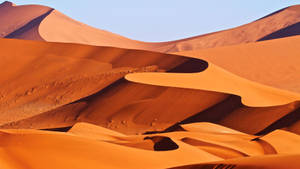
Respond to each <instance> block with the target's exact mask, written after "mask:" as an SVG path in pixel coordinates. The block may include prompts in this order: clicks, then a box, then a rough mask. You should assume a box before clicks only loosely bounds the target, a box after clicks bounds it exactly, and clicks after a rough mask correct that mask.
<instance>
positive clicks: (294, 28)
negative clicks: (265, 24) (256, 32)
mask: <svg viewBox="0 0 300 169" xmlns="http://www.w3.org/2000/svg"><path fill="white" fill-rule="evenodd" d="M296 35H300V22H298V23H296V24H293V25H291V26H288V27H286V28H283V29H280V30H278V31H276V32H274V33H271V34H269V35H267V36H265V37H263V38H261V39H259V40H258V41H265V40H271V39H279V38H285V37H289V36H296Z"/></svg>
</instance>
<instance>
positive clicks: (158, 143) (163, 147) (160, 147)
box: [144, 136, 179, 151]
mask: <svg viewBox="0 0 300 169" xmlns="http://www.w3.org/2000/svg"><path fill="white" fill-rule="evenodd" d="M144 140H151V141H152V142H153V143H154V147H153V148H154V150H155V151H170V150H176V149H178V148H179V146H178V145H177V144H176V143H175V142H174V141H172V139H170V138H168V137H163V136H154V137H150V136H148V137H145V138H144Z"/></svg>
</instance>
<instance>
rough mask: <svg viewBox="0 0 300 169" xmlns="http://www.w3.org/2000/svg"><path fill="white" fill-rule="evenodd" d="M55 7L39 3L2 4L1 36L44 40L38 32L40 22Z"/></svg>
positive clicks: (0, 18)
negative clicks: (21, 4)
mask: <svg viewBox="0 0 300 169" xmlns="http://www.w3.org/2000/svg"><path fill="white" fill-rule="evenodd" d="M52 10H53V9H52V8H49V7H46V6H39V5H24V6H16V5H14V4H13V3H11V2H4V3H2V4H1V5H0V14H1V15H0V21H1V23H5V25H3V26H1V27H0V32H1V33H0V37H2V38H18V39H31V40H43V39H42V38H41V36H40V34H39V32H38V27H39V24H40V22H41V21H42V20H43V19H45V17H46V16H47V15H49V14H50V13H51V11H52Z"/></svg>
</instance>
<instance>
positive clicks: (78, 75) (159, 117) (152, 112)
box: [0, 39, 299, 134]
mask: <svg viewBox="0 0 300 169" xmlns="http://www.w3.org/2000/svg"><path fill="white" fill-rule="evenodd" d="M0 42H2V45H1V47H3V49H2V51H3V53H2V54H3V55H2V56H1V59H2V62H1V63H2V65H3V67H4V68H5V69H4V70H6V71H4V72H2V73H3V75H2V79H1V82H3V83H4V84H7V85H3V86H2V87H1V90H0V93H1V100H2V101H1V103H2V106H1V120H2V121H1V127H2V128H36V129H49V128H69V127H71V126H72V125H74V124H75V123H76V122H89V123H93V124H97V125H100V126H103V127H106V128H110V129H114V130H117V131H120V132H123V133H130V134H135V133H144V132H153V131H156V132H157V131H163V130H166V129H168V130H173V128H176V125H175V124H176V123H178V122H182V123H183V124H185V123H187V122H198V121H207V122H213V123H218V124H222V125H225V126H227V127H230V128H234V129H236V130H240V131H243V132H246V133H250V134H265V133H269V132H271V131H273V130H275V129H280V128H284V127H292V125H294V124H297V121H295V120H297V118H296V119H295V118H293V117H294V116H295V115H297V114H298V112H299V104H298V103H297V101H298V100H299V94H297V93H292V92H287V91H282V90H279V89H276V88H271V87H268V86H264V85H260V84H257V83H254V82H251V81H248V80H245V79H242V78H240V77H238V76H236V75H233V74H231V73H228V72H226V71H225V70H222V69H220V68H218V67H217V66H214V65H212V64H209V65H208V63H207V62H205V61H204V60H199V59H193V58H185V57H182V56H178V55H170V54H161V53H155V52H146V51H139V50H126V49H118V48H109V47H93V46H86V45H75V44H62V43H46V42H33V41H22V40H7V39H2V40H1V41H0ZM13 48H18V50H17V51H14V52H13V53H12V52H11V51H13V50H11V49H13ZM23 55H26V56H27V55H28V56H30V57H25V58H24V57H23ZM43 55H45V56H43ZM7 56H11V57H7ZM42 56H43V57H42ZM15 60H18V61H19V62H16V63H15V64H14V65H15V66H9V65H12V63H13V62H14V61H15ZM78 62H80V63H85V64H86V65H84V64H81V65H78ZM58 63H59V64H58ZM68 64H69V66H66V65H68ZM62 66H63V67H68V68H67V69H66V68H63V67H62ZM207 67H208V68H207ZM32 68H34V69H32ZM135 71H168V72H172V74H169V75H167V76H163V77H166V79H162V80H161V81H160V80H159V79H156V78H155V76H156V75H160V74H153V75H154V77H153V78H152V77H150V78H148V77H149V76H148V75H151V76H152V74H145V75H144V74H132V75H128V76H127V78H128V79H129V80H132V79H131V78H130V77H134V76H141V75H142V77H139V78H141V79H140V80H142V81H141V82H142V83H144V82H145V83H147V82H146V81H144V80H154V81H157V83H165V81H166V80H167V83H171V84H167V85H164V84H162V85H163V86H165V87H161V86H153V85H143V84H137V83H133V82H128V81H126V80H124V79H123V76H125V75H126V74H127V73H130V72H135ZM201 71H202V72H201ZM176 72H187V73H189V72H201V73H192V74H182V75H181V74H178V75H177V74H175V73H176ZM172 77H175V79H176V83H174V81H168V79H170V78H171V79H172ZM177 77H184V78H186V79H180V78H179V79H178V78H177ZM211 77H213V78H211ZM139 78H137V80H135V78H133V81H137V82H139ZM143 78H145V79H143ZM119 79H120V80H119ZM173 79H174V78H173ZM191 79H192V80H193V81H194V80H195V81H194V82H193V83H190V81H191ZM196 79H198V80H196ZM23 81H26V82H27V83H26V84H24V85H20V84H23V83H22V82H23ZM216 81H218V82H219V83H215V82H216ZM155 83H156V82H155ZM173 83H174V84H175V85H174V84H173ZM180 84H183V86H182V85H180ZM176 85H177V86H176ZM178 85H179V86H178ZM237 89H239V90H237ZM45 96H46V97H45ZM238 96H241V97H242V100H241V99H240V97H238ZM241 101H242V102H243V103H244V104H242V102H241ZM247 105H248V106H247ZM249 106H251V107H249ZM162 110H163V111H162ZM174 114H176V115H175V116H174ZM212 114H213V116H212ZM289 119H295V120H294V121H293V120H292V121H290V120H289ZM281 121H283V122H281ZM286 121H287V122H286ZM254 122H255V123H257V124H256V125H251V124H253V123H254ZM174 125H175V126H174ZM170 127H171V128H170ZM297 129H298V127H292V128H291V129H289V128H288V130H290V131H294V132H298V130H297Z"/></svg>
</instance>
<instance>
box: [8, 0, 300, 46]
mask: <svg viewBox="0 0 300 169" xmlns="http://www.w3.org/2000/svg"><path fill="white" fill-rule="evenodd" d="M12 2H13V3H15V4H17V5H23V4H40V5H46V6H50V7H52V8H55V9H57V10H59V11H61V12H63V13H64V14H66V15H68V16H70V17H72V18H73V19H76V20H78V21H80V22H83V23H86V24H88V25H91V26H93V27H96V28H100V29H104V30H107V31H110V32H114V33H117V34H120V35H122V36H126V37H128V38H131V39H135V40H142V41H152V42H153V41H154V42H158V41H169V40H176V39H182V38H188V37H191V36H196V35H201V34H204V33H210V32H215V31H219V30H223V29H228V28H232V27H236V26H239V25H242V24H246V23H249V22H251V21H254V20H256V19H259V18H261V17H263V16H265V15H268V14H270V13H272V12H275V11H277V10H279V9H282V8H285V7H288V6H291V5H296V4H300V0H206V1H204V0H185V1H184V0H151V1H150V0H148V1H146V0H144V1H143V0H106V1H102V0H73V1H72V0H51V1H50V0H49V1H45V0H14V1H12Z"/></svg>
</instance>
